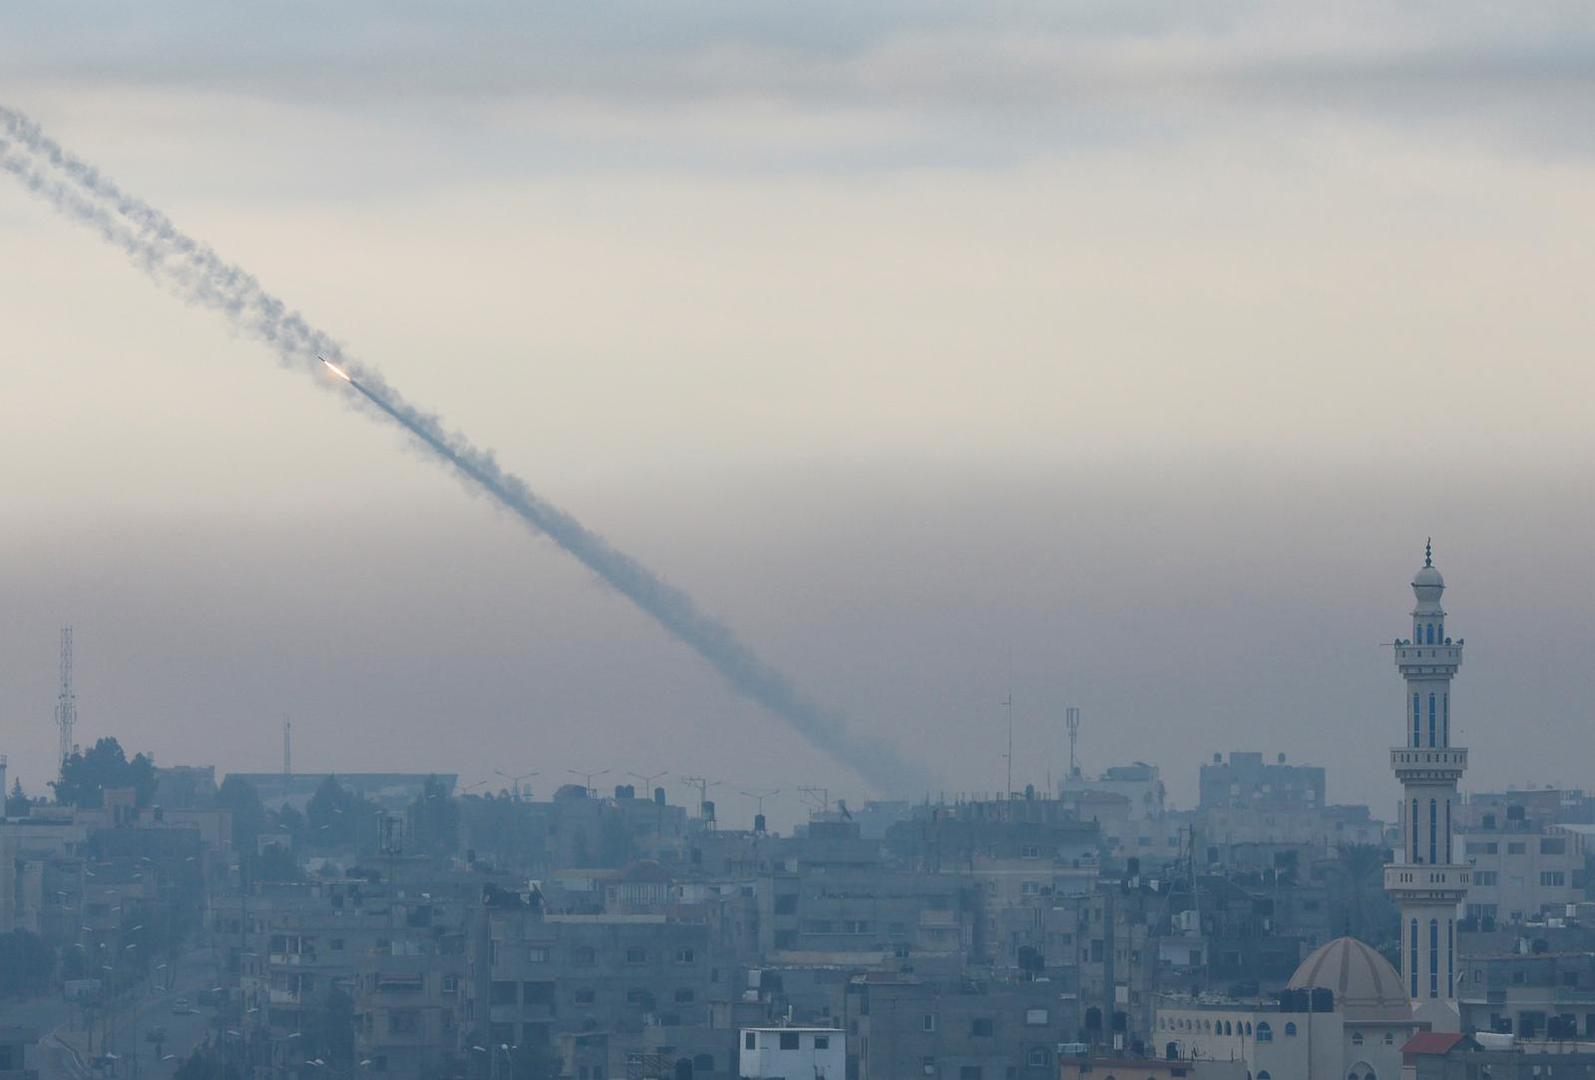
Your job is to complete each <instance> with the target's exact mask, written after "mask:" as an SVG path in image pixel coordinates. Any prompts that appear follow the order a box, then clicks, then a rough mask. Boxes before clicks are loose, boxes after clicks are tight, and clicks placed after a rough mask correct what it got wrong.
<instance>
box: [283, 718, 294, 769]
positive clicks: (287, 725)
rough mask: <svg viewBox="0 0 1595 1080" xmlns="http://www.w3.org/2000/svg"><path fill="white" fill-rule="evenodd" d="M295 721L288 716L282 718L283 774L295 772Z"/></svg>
mask: <svg viewBox="0 0 1595 1080" xmlns="http://www.w3.org/2000/svg"><path fill="white" fill-rule="evenodd" d="M293 730H294V722H293V721H292V720H290V719H288V718H287V717H286V716H285V717H283V718H282V774H283V775H284V776H292V775H293V774H294V742H293Z"/></svg>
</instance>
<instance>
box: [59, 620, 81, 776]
mask: <svg viewBox="0 0 1595 1080" xmlns="http://www.w3.org/2000/svg"><path fill="white" fill-rule="evenodd" d="M77 722H78V698H77V694H76V692H74V691H73V689H72V628H71V627H70V626H63V627H61V693H60V694H59V696H57V698H56V699H55V726H56V728H57V729H59V730H60V733H61V761H62V763H63V764H64V763H65V762H66V759H67V758H69V757H71V756H72V729H73V727H75V726H76V725H77Z"/></svg>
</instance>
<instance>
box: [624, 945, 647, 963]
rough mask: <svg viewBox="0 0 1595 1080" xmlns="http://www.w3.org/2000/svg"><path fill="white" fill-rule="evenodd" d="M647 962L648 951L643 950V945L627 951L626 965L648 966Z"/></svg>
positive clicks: (634, 946) (632, 947)
mask: <svg viewBox="0 0 1595 1080" xmlns="http://www.w3.org/2000/svg"><path fill="white" fill-rule="evenodd" d="M647 962H648V950H647V949H645V948H643V947H642V946H641V945H633V946H631V947H630V948H628V949H627V950H626V963H628V964H646V963H647Z"/></svg>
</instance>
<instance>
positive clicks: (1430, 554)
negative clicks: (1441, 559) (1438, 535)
mask: <svg viewBox="0 0 1595 1080" xmlns="http://www.w3.org/2000/svg"><path fill="white" fill-rule="evenodd" d="M1423 565H1425V566H1433V565H1434V537H1432V536H1431V537H1429V538H1428V539H1426V540H1424V542H1423Z"/></svg>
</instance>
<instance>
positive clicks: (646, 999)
mask: <svg viewBox="0 0 1595 1080" xmlns="http://www.w3.org/2000/svg"><path fill="white" fill-rule="evenodd" d="M626 1004H627V1005H638V1006H641V1007H642V1008H644V1009H651V1008H653V1004H654V996H653V994H651V993H649V992H648V991H647V990H646V989H644V988H643V987H641V986H633V987H632V988H631V989H630V990H627V991H626Z"/></svg>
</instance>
